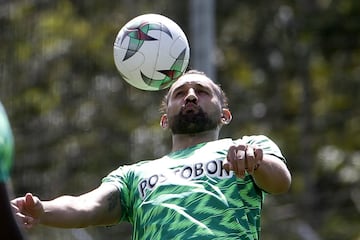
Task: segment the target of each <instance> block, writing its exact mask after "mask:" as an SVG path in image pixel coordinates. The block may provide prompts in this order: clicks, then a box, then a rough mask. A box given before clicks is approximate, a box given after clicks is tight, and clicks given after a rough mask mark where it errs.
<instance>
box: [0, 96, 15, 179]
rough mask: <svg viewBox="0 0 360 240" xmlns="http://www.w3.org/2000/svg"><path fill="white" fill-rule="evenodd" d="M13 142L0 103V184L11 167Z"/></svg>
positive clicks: (8, 124) (6, 176) (7, 175)
mask: <svg viewBox="0 0 360 240" xmlns="http://www.w3.org/2000/svg"><path fill="white" fill-rule="evenodd" d="M13 148H14V141H13V135H12V132H11V128H10V123H9V120H8V118H7V115H6V113H5V110H4V108H3V107H2V105H1V103H0V182H4V181H6V180H7V179H8V178H9V172H10V168H11V165H12V157H13Z"/></svg>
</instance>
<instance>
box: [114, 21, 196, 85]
mask: <svg viewBox="0 0 360 240" xmlns="http://www.w3.org/2000/svg"><path fill="white" fill-rule="evenodd" d="M189 59H190V47H189V43H188V40H187V38H186V35H185V34H184V32H183V30H182V29H181V28H180V27H179V26H178V25H177V24H176V23H175V22H174V21H172V20H171V19H169V18H167V17H165V16H162V15H159V14H144V15H140V16H138V17H136V18H134V19H132V20H130V21H129V22H128V23H126V24H125V26H124V27H123V28H121V30H120V31H119V33H118V34H117V36H116V40H115V42H114V60H115V66H116V68H117V70H118V71H119V72H120V74H121V76H122V77H123V79H124V80H125V81H127V82H128V83H129V84H131V85H132V86H134V87H136V88H139V89H142V90H148V91H156V90H160V89H164V88H167V87H169V86H170V85H171V84H172V83H173V82H174V81H176V79H177V78H178V77H180V76H181V75H182V74H183V73H184V71H185V70H186V68H187V66H188V64H189Z"/></svg>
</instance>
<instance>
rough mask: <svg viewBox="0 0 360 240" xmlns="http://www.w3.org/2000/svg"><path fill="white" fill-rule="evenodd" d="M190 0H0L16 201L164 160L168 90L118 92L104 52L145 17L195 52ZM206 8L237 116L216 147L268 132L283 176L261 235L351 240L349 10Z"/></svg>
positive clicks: (353, 19) (250, 5)
mask: <svg viewBox="0 0 360 240" xmlns="http://www.w3.org/2000/svg"><path fill="white" fill-rule="evenodd" d="M194 1H195V0H194ZM192 3H193V2H192V1H191V0H189V1H171V0H154V1H150V0H123V1H119V0H118V1H100V0H86V1H80V0H73V1H70V0H58V1H50V0H23V1H17V0H12V1H11V0H3V1H0V28H1V32H0V44H1V48H0V100H1V101H2V102H3V104H4V106H5V108H6V109H7V112H8V114H9V118H10V121H11V124H12V127H13V131H14V136H15V142H16V152H15V162H14V167H13V171H12V186H13V194H14V196H22V195H24V194H25V193H26V192H32V193H34V194H35V195H37V196H39V197H40V198H41V199H44V200H45V199H52V198H55V197H57V196H59V195H62V194H75V195H78V194H81V193H84V192H87V191H89V190H92V189H93V188H96V187H97V186H98V185H99V184H100V181H101V179H102V177H104V176H105V175H106V174H107V173H108V172H110V171H111V170H113V169H115V168H117V167H118V166H120V165H123V164H129V163H133V162H137V161H139V160H144V159H154V158H157V157H160V156H162V155H164V154H166V153H168V152H169V150H170V146H171V145H170V144H171V141H170V140H171V138H170V133H169V132H167V131H163V130H162V129H161V128H160V127H159V124H158V122H159V117H160V113H159V104H160V100H161V98H162V96H163V94H164V93H165V92H166V91H159V92H145V91H141V90H137V89H135V88H133V87H131V86H130V85H128V84H127V83H125V82H124V81H123V80H122V79H121V77H120V75H119V74H118V72H117V70H116V68H115V66H114V62H113V52H112V51H113V42H114V40H115V36H116V34H117V32H118V31H119V29H120V28H121V27H122V26H123V25H124V24H125V23H126V22H127V21H129V20H130V19H131V18H133V17H135V16H137V15H140V14H143V13H150V12H151V13H162V14H164V15H166V16H168V17H170V18H172V19H173V20H174V21H176V22H177V23H178V24H179V25H180V26H181V27H182V28H183V30H184V32H185V33H186V34H187V36H188V38H189V41H190V46H191V47H193V48H194V46H192V43H193V42H194V41H195V40H196V39H197V37H199V36H198V35H197V34H196V32H195V33H194V31H191V26H192V25H191V24H192V21H191V17H190V16H191V14H190V13H191V11H192V10H194V9H193V5H192ZM213 9H214V10H213V16H214V18H213V21H214V28H213V31H214V33H215V34H214V38H212V40H213V41H214V44H215V46H214V47H213V49H208V51H209V53H211V56H213V58H212V59H211V62H212V64H213V66H214V69H215V70H214V72H215V74H216V75H215V76H216V77H215V79H216V81H217V82H219V83H220V84H221V85H222V86H223V88H224V90H225V92H226V93H227V95H228V97H229V99H230V109H231V110H232V112H233V116H234V119H233V122H232V124H230V125H229V126H227V127H225V128H223V131H222V137H233V138H236V137H241V136H243V135H250V134H265V135H268V136H269V137H271V138H272V139H273V140H274V141H275V142H276V143H278V145H279V146H280V148H281V149H282V151H283V153H284V155H285V156H286V158H287V160H288V166H289V168H290V170H291V172H292V176H293V183H292V187H291V190H290V191H289V193H287V194H284V195H279V196H268V197H267V198H266V201H265V204H264V211H263V217H262V239H264V240H279V239H287V240H323V239H326V240H327V239H329V240H343V239H349V240H359V239H360V228H359V226H360V108H359V103H360V14H359V13H360V1H358V0H341V1H340V0H297V1H289V0H274V1H256V0H252V1H247V0H243V1H238V0H224V1H214V8H213ZM196 10H197V11H199V12H201V11H202V9H201V8H199V9H196ZM192 50H193V49H192ZM190 66H191V67H193V65H192V63H190ZM139 113H141V114H139ZM27 234H28V236H29V239H31V240H32V239H53V240H60V239H66V240H68V239H79V240H91V239H94V240H95V239H106V240H108V239H130V236H131V227H130V225H129V224H126V223H123V224H119V225H116V226H112V227H90V228H86V229H66V230H63V229H56V228H49V227H44V226H39V227H37V228H35V229H32V230H30V231H27Z"/></svg>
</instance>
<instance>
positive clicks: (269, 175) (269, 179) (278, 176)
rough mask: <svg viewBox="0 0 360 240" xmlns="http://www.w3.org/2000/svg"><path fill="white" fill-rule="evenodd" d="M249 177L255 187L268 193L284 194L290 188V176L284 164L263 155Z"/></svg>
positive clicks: (271, 156)
mask: <svg viewBox="0 0 360 240" xmlns="http://www.w3.org/2000/svg"><path fill="white" fill-rule="evenodd" d="M251 175H252V176H253V178H254V181H255V183H256V185H257V186H258V187H259V188H261V189H263V190H264V191H266V192H268V193H272V194H277V193H284V192H287V191H288V190H289V188H290V184H291V174H290V172H289V170H288V168H287V166H286V165H285V163H284V162H283V161H282V160H281V159H279V158H278V157H276V156H273V155H264V156H263V159H262V161H261V162H260V164H259V165H258V166H257V168H256V169H255V170H254V171H253V172H252V173H251Z"/></svg>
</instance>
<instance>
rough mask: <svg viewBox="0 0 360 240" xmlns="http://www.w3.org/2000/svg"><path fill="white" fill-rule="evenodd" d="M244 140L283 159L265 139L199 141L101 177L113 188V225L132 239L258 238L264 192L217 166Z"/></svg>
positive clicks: (246, 137)
mask: <svg viewBox="0 0 360 240" xmlns="http://www.w3.org/2000/svg"><path fill="white" fill-rule="evenodd" d="M244 141H245V143H247V144H250V145H254V146H257V147H259V148H262V149H263V153H264V155H265V154H271V155H275V156H277V157H279V158H280V159H282V160H283V161H285V159H284V157H283V156H282V154H281V152H280V150H279V148H278V147H277V145H276V144H275V143H274V142H273V141H271V140H270V139H269V138H267V137H265V136H261V135H259V136H245V137H243V138H241V139H238V140H232V139H229V138H227V139H221V140H216V141H212V142H207V143H200V144H198V145H195V146H193V147H189V148H186V149H183V150H180V151H176V152H172V153H170V154H168V155H166V156H164V157H162V158H160V159H157V160H151V161H142V162H139V163H136V164H133V165H126V166H121V167H119V168H118V169H116V170H114V171H113V172H111V173H110V174H109V175H108V176H106V177H105V178H104V179H103V183H112V184H115V185H116V187H117V188H118V189H119V192H120V198H121V207H122V216H121V219H120V220H119V221H128V222H130V223H131V224H132V225H133V235H132V239H133V240H145V239H146V240H150V239H151V240H154V239H160V240H162V239H179V240H180V239H181V240H184V239H194V240H195V239H198V240H206V239H212V240H214V239H219V240H220V239H224V240H225V239H227V240H229V239H242V240H255V239H259V235H260V211H261V208H262V204H263V200H264V194H265V193H264V192H263V191H262V190H261V189H260V188H258V187H257V186H256V184H255V182H254V180H253V178H252V177H251V176H250V175H248V174H246V176H245V178H244V179H241V178H237V177H236V176H235V174H234V173H233V172H232V171H230V172H228V171H226V170H225V169H224V167H223V163H224V161H225V160H226V155H227V150H228V149H229V147H230V146H231V145H234V144H239V143H240V142H244Z"/></svg>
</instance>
